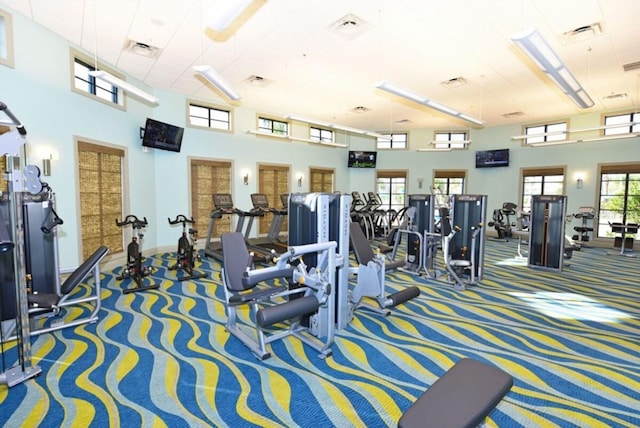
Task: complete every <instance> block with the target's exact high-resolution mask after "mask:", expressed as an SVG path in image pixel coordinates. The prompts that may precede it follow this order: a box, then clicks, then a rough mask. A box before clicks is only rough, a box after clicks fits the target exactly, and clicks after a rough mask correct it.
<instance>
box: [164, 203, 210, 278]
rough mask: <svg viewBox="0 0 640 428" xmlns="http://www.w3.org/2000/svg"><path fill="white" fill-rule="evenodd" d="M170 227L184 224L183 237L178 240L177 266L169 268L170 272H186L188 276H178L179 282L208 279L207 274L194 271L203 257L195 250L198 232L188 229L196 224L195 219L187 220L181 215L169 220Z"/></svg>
mask: <svg viewBox="0 0 640 428" xmlns="http://www.w3.org/2000/svg"><path fill="white" fill-rule="evenodd" d="M167 220H168V221H169V224H170V225H175V224H182V235H181V236H180V239H178V251H177V259H178V260H177V261H176V264H175V265H173V266H170V267H169V270H182V271H184V272H186V274H187V275H186V276H178V278H177V279H178V281H188V280H191V279H200V278H206V276H207V274H206V273H205V272H196V271H195V270H194V268H195V265H196V262H197V261H200V259H201V257H200V254H199V253H198V251H197V250H194V247H195V245H196V235H197V234H198V231H197V230H195V229H193V228H191V227H187V224H189V225H191V224H194V223H195V220H194V219H193V217H191V218H187V217H186V216H184V215H182V214H180V215H178V216H176V218H175V219H174V220H171V219H170V218H168V219H167Z"/></svg>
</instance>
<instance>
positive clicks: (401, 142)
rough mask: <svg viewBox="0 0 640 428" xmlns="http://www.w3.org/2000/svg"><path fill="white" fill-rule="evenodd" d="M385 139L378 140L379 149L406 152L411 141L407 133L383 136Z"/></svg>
mask: <svg viewBox="0 0 640 428" xmlns="http://www.w3.org/2000/svg"><path fill="white" fill-rule="evenodd" d="M383 135H384V137H385V138H378V141H377V143H376V146H377V148H378V149H397V150H404V149H406V148H407V142H408V140H409V137H408V134H407V133H406V132H404V133H401V134H383Z"/></svg>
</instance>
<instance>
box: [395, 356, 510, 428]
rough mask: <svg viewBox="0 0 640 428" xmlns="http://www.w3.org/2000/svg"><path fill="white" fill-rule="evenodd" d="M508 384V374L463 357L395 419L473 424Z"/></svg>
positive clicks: (416, 425) (417, 424) (463, 427)
mask: <svg viewBox="0 0 640 428" xmlns="http://www.w3.org/2000/svg"><path fill="white" fill-rule="evenodd" d="M512 386H513V377H512V376H511V375H510V374H508V373H506V372H504V371H502V370H500V369H498V368H496V367H493V366H490V365H488V364H485V363H481V362H480V361H476V360H472V359H470V358H463V359H462V360H460V361H458V362H457V363H456V364H455V365H454V366H453V367H452V368H451V369H449V370H448V371H447V372H446V373H445V374H444V375H442V376H441V377H440V378H439V379H438V380H437V381H436V382H435V383H434V384H433V385H432V386H431V387H430V388H429V389H428V390H427V391H426V392H424V393H423V394H422V395H421V396H420V397H419V398H418V399H417V400H416V402H415V403H413V405H412V406H411V407H409V409H408V410H407V411H406V412H405V413H404V414H403V415H402V417H401V418H400V421H398V427H399V428H448V427H451V428H467V427H468V428H473V427H477V426H478V425H480V424H481V423H482V422H483V421H484V419H485V418H486V417H487V415H489V413H491V411H492V410H493V409H494V408H495V407H496V406H497V405H498V403H499V402H500V400H502V398H503V397H504V396H505V395H506V394H507V392H509V390H510V389H511V387H512Z"/></svg>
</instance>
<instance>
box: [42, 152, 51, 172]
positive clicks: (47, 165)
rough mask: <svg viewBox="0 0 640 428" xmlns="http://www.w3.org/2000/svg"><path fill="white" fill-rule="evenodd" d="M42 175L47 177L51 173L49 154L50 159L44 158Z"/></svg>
mask: <svg viewBox="0 0 640 428" xmlns="http://www.w3.org/2000/svg"><path fill="white" fill-rule="evenodd" d="M42 175H44V176H45V177H49V176H50V175H51V155H49V159H47V158H44V159H42Z"/></svg>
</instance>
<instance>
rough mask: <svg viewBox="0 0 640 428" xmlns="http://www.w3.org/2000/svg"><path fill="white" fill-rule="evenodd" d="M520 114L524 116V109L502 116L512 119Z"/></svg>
mask: <svg viewBox="0 0 640 428" xmlns="http://www.w3.org/2000/svg"><path fill="white" fill-rule="evenodd" d="M520 116H524V112H522V111H512V112H511V113H505V114H503V115H502V117H506V118H507V119H511V118H513V117H520Z"/></svg>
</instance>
